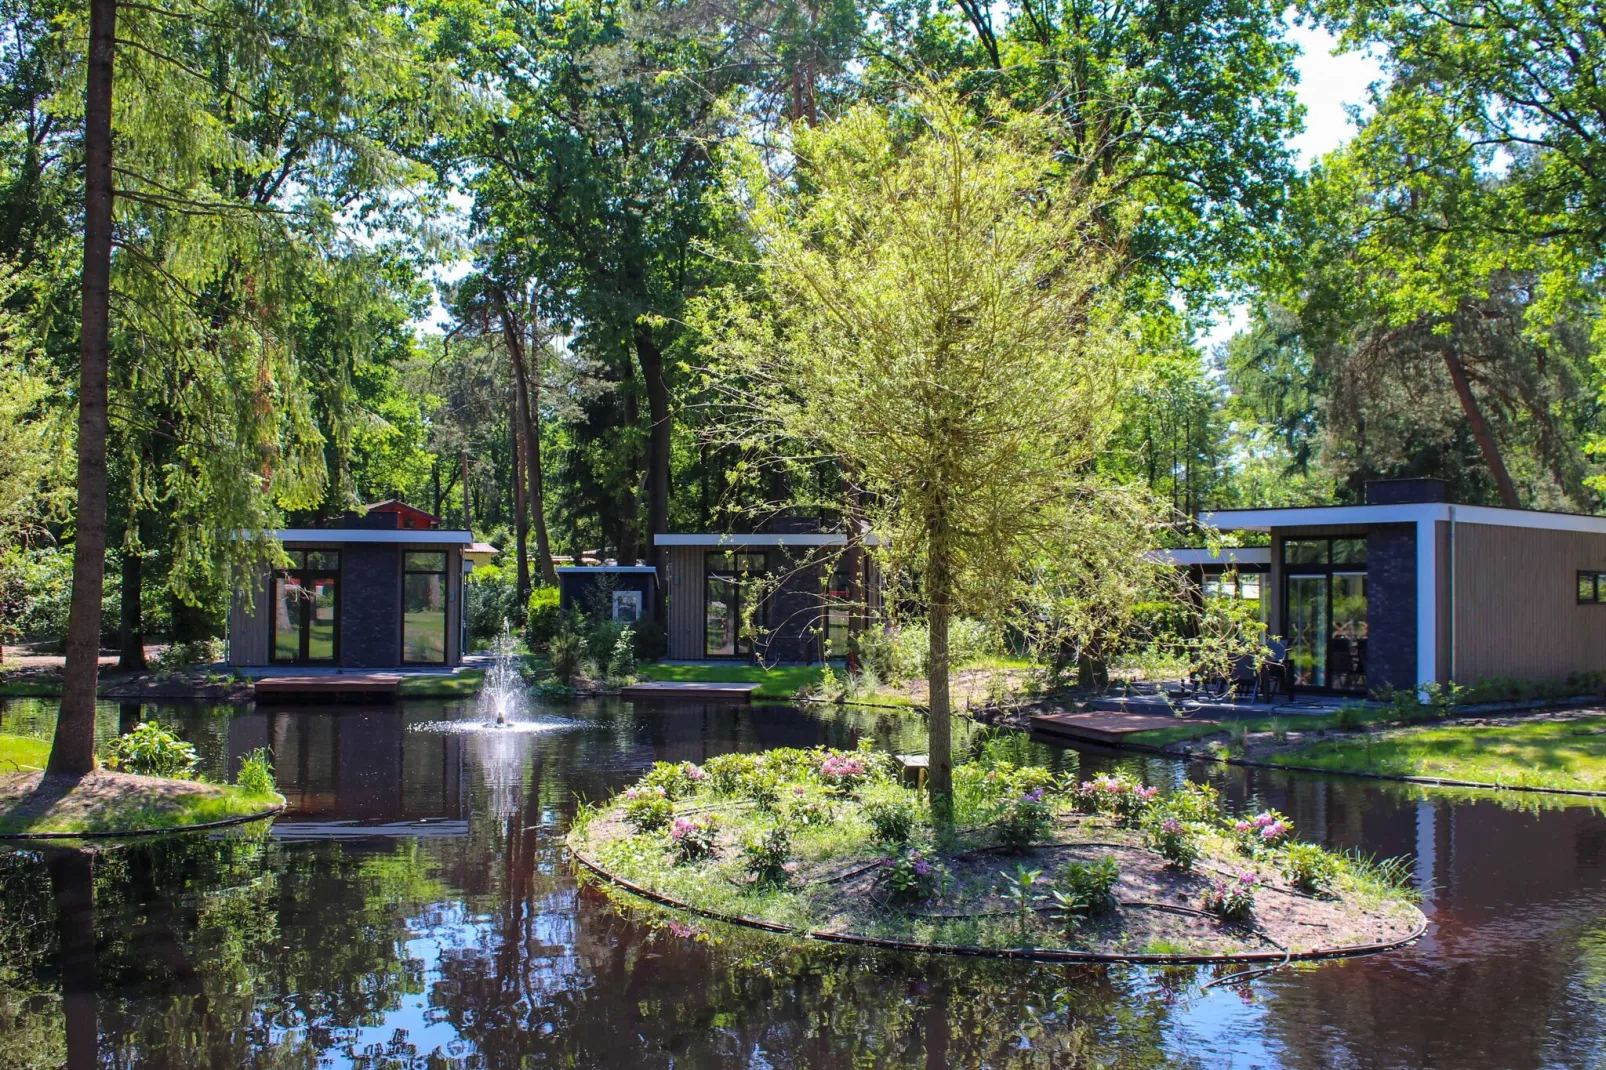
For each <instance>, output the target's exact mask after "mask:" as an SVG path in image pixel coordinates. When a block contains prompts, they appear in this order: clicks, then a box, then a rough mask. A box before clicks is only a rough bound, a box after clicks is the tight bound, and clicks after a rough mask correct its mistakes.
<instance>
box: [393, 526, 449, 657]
mask: <svg viewBox="0 0 1606 1070" xmlns="http://www.w3.org/2000/svg"><path fill="white" fill-rule="evenodd" d="M402 663H403V664H406V665H444V664H445V663H446V552H445V551H444V550H428V551H422V552H420V551H410V552H407V553H404V554H402Z"/></svg>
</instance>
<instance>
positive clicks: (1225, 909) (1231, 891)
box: [1200, 870, 1260, 921]
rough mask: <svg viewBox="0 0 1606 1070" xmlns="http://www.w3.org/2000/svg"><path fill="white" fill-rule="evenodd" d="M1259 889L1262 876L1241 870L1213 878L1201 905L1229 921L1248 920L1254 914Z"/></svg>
mask: <svg viewBox="0 0 1606 1070" xmlns="http://www.w3.org/2000/svg"><path fill="white" fill-rule="evenodd" d="M1259 889H1260V878H1259V877H1257V876H1255V875H1254V874H1253V873H1251V872H1249V871H1248V870H1240V871H1239V872H1238V874H1237V875H1236V876H1233V877H1217V878H1215V879H1214V880H1212V881H1211V882H1210V887H1209V888H1207V889H1205V893H1204V895H1203V896H1202V897H1201V901H1200V905H1201V906H1203V907H1204V909H1206V910H1208V911H1209V912H1210V913H1212V914H1215V915H1216V916H1218V917H1221V918H1225V919H1227V920H1228V921H1247V920H1249V919H1250V918H1251V917H1253V916H1254V913H1255V892H1256V891H1258V890H1259Z"/></svg>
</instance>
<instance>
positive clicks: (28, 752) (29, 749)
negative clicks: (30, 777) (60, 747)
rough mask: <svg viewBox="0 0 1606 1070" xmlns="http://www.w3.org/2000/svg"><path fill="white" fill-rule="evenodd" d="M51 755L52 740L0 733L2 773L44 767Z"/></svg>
mask: <svg viewBox="0 0 1606 1070" xmlns="http://www.w3.org/2000/svg"><path fill="white" fill-rule="evenodd" d="M49 757H50V740H48V739H34V738H32V737H31V736H3V735H0V773H15V772H24V773H26V772H28V771H30V770H34V769H43V768H44V767H45V759H47V758H49Z"/></svg>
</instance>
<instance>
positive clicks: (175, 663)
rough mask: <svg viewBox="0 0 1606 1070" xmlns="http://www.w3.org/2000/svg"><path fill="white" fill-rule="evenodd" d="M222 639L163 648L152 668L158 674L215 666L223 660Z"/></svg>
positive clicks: (190, 642)
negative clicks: (199, 666) (201, 666)
mask: <svg viewBox="0 0 1606 1070" xmlns="http://www.w3.org/2000/svg"><path fill="white" fill-rule="evenodd" d="M223 652H224V645H223V640H221V639H193V640H190V641H189V642H182V643H181V642H173V643H169V644H167V646H165V647H163V648H162V651H161V653H159V654H157V655H156V659H155V660H154V661H153V662H152V664H151V667H152V668H153V669H156V670H157V671H158V672H179V671H182V670H184V669H193V668H195V667H196V666H197V665H213V664H216V663H217V662H220V661H222V660H223Z"/></svg>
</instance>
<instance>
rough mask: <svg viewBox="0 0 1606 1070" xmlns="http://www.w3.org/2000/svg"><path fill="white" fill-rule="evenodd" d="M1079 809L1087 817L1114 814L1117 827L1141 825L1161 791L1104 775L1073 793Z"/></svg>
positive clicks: (1135, 782)
mask: <svg viewBox="0 0 1606 1070" xmlns="http://www.w3.org/2000/svg"><path fill="white" fill-rule="evenodd" d="M1071 794H1072V797H1073V798H1074V799H1075V800H1076V808H1077V809H1078V810H1081V811H1083V812H1084V813H1100V814H1111V815H1113V816H1114V817H1115V819H1116V821H1117V823H1118V824H1121V825H1123V826H1126V827H1129V828H1130V827H1133V826H1136V825H1137V824H1139V823H1140V822H1141V821H1142V819H1143V815H1145V814H1147V813H1148V812H1149V810H1150V808H1151V807H1153V806H1154V803H1155V800H1156V799H1157V798H1159V795H1160V789H1159V788H1153V787H1145V786H1144V785H1142V784H1139V783H1138V782H1137V781H1135V780H1133V779H1132V778H1131V777H1127V776H1121V775H1116V776H1111V775H1109V774H1103V775H1101V776H1096V777H1094V778H1093V779H1092V780H1084V781H1082V782H1081V783H1080V784H1078V785H1077V786H1076V787H1075V788H1073V789H1072V790H1071Z"/></svg>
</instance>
